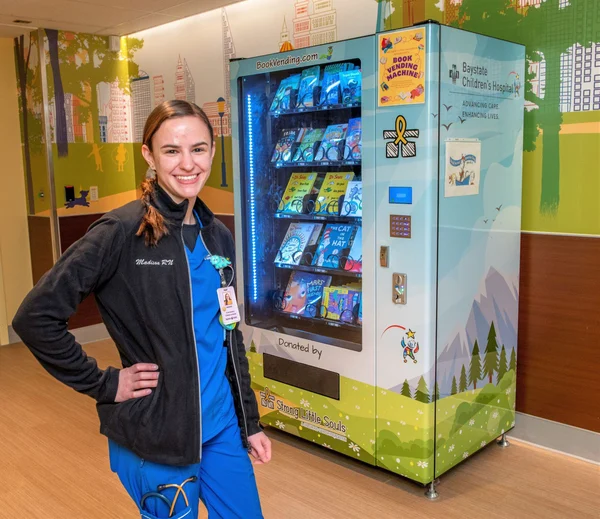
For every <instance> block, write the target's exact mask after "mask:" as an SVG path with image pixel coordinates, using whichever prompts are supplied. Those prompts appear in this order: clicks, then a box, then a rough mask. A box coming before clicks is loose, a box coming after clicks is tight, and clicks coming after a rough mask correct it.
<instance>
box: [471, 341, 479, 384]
mask: <svg viewBox="0 0 600 519" xmlns="http://www.w3.org/2000/svg"><path fill="white" fill-rule="evenodd" d="M480 379H481V357H480V355H479V344H477V340H475V344H473V354H472V355H471V363H470V364H469V384H473V389H477V381H478V380H480Z"/></svg>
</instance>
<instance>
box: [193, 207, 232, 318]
mask: <svg viewBox="0 0 600 519" xmlns="http://www.w3.org/2000/svg"><path fill="white" fill-rule="evenodd" d="M194 216H195V217H196V220H197V222H198V225H200V229H202V222H201V221H200V218H199V217H198V215H197V214H196V211H194ZM207 252H208V255H207V256H206V258H204V259H207V260H208V261H210V264H211V265H212V266H213V267H214V268H215V269H216V270H217V272H218V273H219V278H220V279H221V288H218V289H217V297H218V299H219V310H220V312H221V315H220V316H219V323H221V326H222V327H223V328H225V330H233V329H234V328H235V327H236V324H237V323H238V322H240V321H241V317H240V311H239V308H238V305H237V300H236V297H235V290H234V289H233V287H232V286H231V282H230V283H227V281H226V279H225V269H226V268H229V269H231V280H233V277H234V270H233V265H232V264H231V261H230V260H229V259H227V258H224V257H223V256H217V255H215V254H210V252H209V251H208V249H207Z"/></svg>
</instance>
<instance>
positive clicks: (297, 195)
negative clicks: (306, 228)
mask: <svg viewBox="0 0 600 519" xmlns="http://www.w3.org/2000/svg"><path fill="white" fill-rule="evenodd" d="M316 179H317V174H316V173H292V175H291V176H290V179H289V181H288V184H287V187H286V188H285V192H284V193H283V197H282V198H281V201H280V202H279V207H278V208H277V212H278V213H297V214H301V213H302V210H303V202H304V197H305V196H306V195H310V194H311V193H312V189H313V186H314V184H315V180H316Z"/></svg>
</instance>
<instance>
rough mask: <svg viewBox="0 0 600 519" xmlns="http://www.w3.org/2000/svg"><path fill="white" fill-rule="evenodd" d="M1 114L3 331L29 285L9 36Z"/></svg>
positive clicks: (2, 44) (4, 42) (3, 56)
mask: <svg viewBox="0 0 600 519" xmlns="http://www.w3.org/2000/svg"><path fill="white" fill-rule="evenodd" d="M0 114H2V115H1V116H0V143H2V167H1V168H0V186H2V187H1V188H0V255H1V256H0V299H1V301H0V314H1V315H0V329H3V330H4V331H5V330H6V326H7V324H10V322H11V321H12V319H13V317H14V315H15V312H16V311H17V308H18V307H19V304H20V303H21V301H22V300H23V298H24V297H25V295H26V294H27V292H28V291H29V290H30V289H31V287H32V278H31V259H30V257H29V234H28V230H27V212H26V206H27V204H26V202H25V178H24V174H23V155H22V151H21V134H20V125H19V111H18V102H17V78H16V71H15V58H14V47H13V40H12V39H10V38H0ZM2 288H4V290H2ZM0 339H3V334H2V333H1V332H0ZM2 342H4V340H2Z"/></svg>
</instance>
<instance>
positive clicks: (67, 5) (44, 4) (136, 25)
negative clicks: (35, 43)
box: [0, 0, 243, 38]
mask: <svg viewBox="0 0 600 519" xmlns="http://www.w3.org/2000/svg"><path fill="white" fill-rule="evenodd" d="M240 1H243V0H187V1H186V0H0V38H14V37H15V36H19V35H21V34H26V33H28V32H29V31H32V30H34V29H37V28H44V29H61V30H64V31H73V32H83V33H91V34H103V35H117V36H123V35H125V34H131V33H133V32H138V31H142V30H144V29H150V28H151V27H156V26H157V25H162V24H165V23H169V22H173V21H175V20H180V19H181V18H186V17H187V16H192V15H194V14H198V13H203V12H206V11H211V10H213V9H218V8H220V7H224V6H226V5H230V4H234V3H237V2H240ZM15 20H27V21H30V22H31V23H30V24H27V25H20V24H17V23H15V22H14V21H15Z"/></svg>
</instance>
